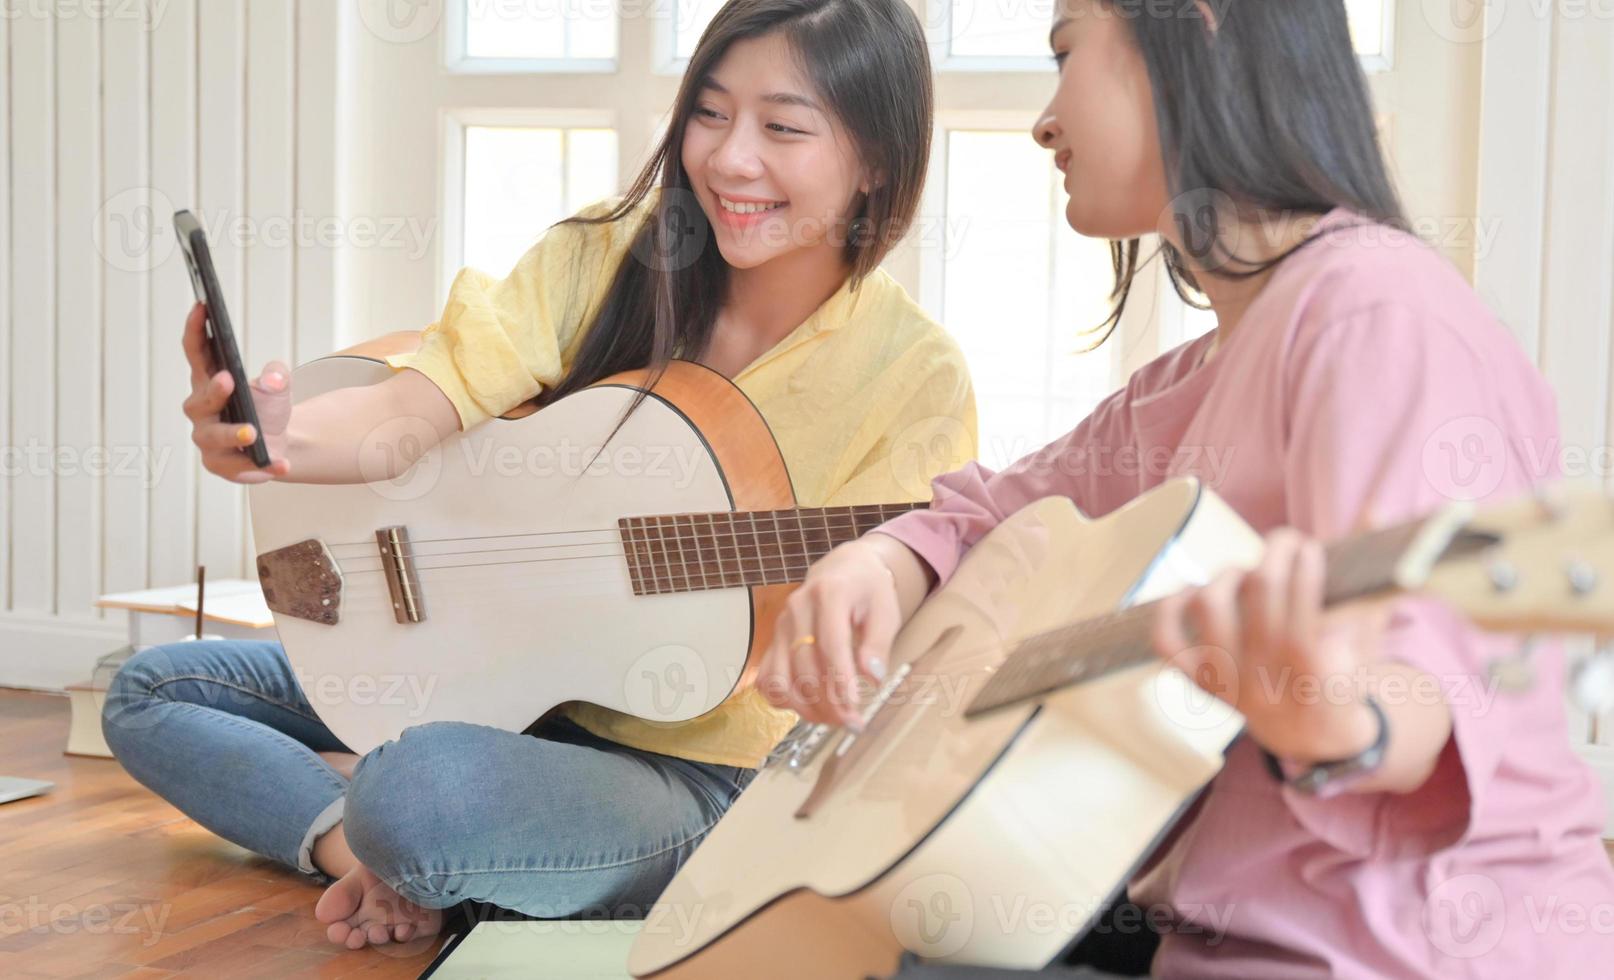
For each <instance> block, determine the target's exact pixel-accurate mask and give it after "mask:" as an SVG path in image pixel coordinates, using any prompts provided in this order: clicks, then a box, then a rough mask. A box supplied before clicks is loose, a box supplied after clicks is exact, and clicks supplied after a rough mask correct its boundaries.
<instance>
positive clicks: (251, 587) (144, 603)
mask: <svg viewBox="0 0 1614 980" xmlns="http://www.w3.org/2000/svg"><path fill="white" fill-rule="evenodd" d="M249 594H255V595H257V596H258V599H259V601H260V602H261V601H262V600H263V589H261V588H260V587H259V586H258V583H257V582H254V581H252V580H251V579H244V578H225V579H219V580H218V581H211V580H210V581H209V582H208V583H207V599H206V601H207V605H208V606H209V607H211V606H212V605H213V600H214V599H221V598H225V597H228V596H237V595H249ZM181 603H186V604H188V608H189V609H190V611H191V612H193V613H194V612H195V611H196V583H195V582H192V583H190V584H189V585H170V586H166V587H164V588H161V589H136V590H135V591H133V592H114V593H112V594H110V595H104V596H102V597H101V598H99V599H97V600H95V604H96V605H97V606H101V607H103V608H107V609H138V610H142V611H144V612H166V613H176V614H177V613H181V612H183V611H184V610H185V608H187V607H186V606H182V605H181Z"/></svg>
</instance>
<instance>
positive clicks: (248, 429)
mask: <svg viewBox="0 0 1614 980" xmlns="http://www.w3.org/2000/svg"><path fill="white" fill-rule="evenodd" d="M235 441H236V442H239V443H240V444H241V445H243V446H244V445H246V444H247V443H249V442H251V441H252V426H250V425H243V426H242V427H241V428H239V429H236V430H235Z"/></svg>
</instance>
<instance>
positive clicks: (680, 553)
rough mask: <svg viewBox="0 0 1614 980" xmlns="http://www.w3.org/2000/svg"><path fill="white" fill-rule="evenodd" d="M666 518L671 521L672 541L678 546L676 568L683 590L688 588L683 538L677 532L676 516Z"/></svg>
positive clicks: (687, 566) (687, 568) (687, 565)
mask: <svg viewBox="0 0 1614 980" xmlns="http://www.w3.org/2000/svg"><path fill="white" fill-rule="evenodd" d="M668 520H669V521H671V522H672V529H673V535H674V537H673V543H674V544H676V545H677V546H678V570H679V573H680V574H682V575H683V578H684V590H688V588H689V559H687V558H685V557H684V539H683V536H682V535H679V534H678V518H677V517H676V516H674V517H669V518H668Z"/></svg>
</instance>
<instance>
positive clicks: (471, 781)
mask: <svg viewBox="0 0 1614 980" xmlns="http://www.w3.org/2000/svg"><path fill="white" fill-rule="evenodd" d="M102 730H103V731H104V732H105V733H106V740H107V744H108V745H109V746H111V748H112V751H113V752H114V754H116V755H117V757H118V760H119V761H120V762H122V763H123V766H124V768H125V769H127V770H128V771H129V773H130V774H131V775H133V776H134V777H135V779H137V780H139V781H140V782H141V783H143V784H144V785H145V786H147V787H148V788H150V789H151V790H152V791H154V792H155V793H157V794H158V795H159V796H161V797H163V798H164V799H166V800H168V801H169V802H170V803H172V804H174V805H175V806H176V807H178V808H179V809H180V810H182V811H183V812H184V813H185V814H186V815H187V816H189V817H191V818H192V819H194V820H195V821H196V822H197V823H199V824H201V825H202V826H204V827H206V828H208V829H209V830H211V831H213V832H214V833H216V834H218V835H219V836H221V837H224V838H226V839H227V840H230V841H233V842H235V843H237V844H239V845H241V846H242V847H245V848H247V849H249V850H252V851H256V852H257V853H259V854H262V855H264V856H266V857H270V858H273V859H275V860H277V861H280V862H282V863H284V864H286V865H288V866H290V867H293V868H297V869H298V870H300V871H302V872H304V873H306V874H313V875H317V874H318V872H317V870H316V869H315V868H314V866H313V863H312V860H311V856H310V855H311V849H312V846H313V842H314V840H315V839H316V838H317V837H318V836H319V835H320V834H323V833H324V832H325V831H327V830H329V829H330V828H331V827H333V826H335V824H336V823H337V822H338V821H340V822H342V824H343V829H344V831H345V833H346V836H347V841H348V845H349V846H350V847H351V848H352V850H353V854H354V856H355V857H357V858H358V859H359V860H360V861H362V862H363V863H364V864H365V866H367V867H368V868H370V869H371V870H372V871H374V872H375V873H376V874H377V875H379V876H380V877H381V879H382V880H383V881H385V882H386V883H387V884H389V885H391V886H392V887H393V888H394V889H395V890H397V892H398V893H399V894H400V895H402V896H404V897H405V898H408V899H410V900H411V901H414V902H416V903H418V904H420V905H422V906H425V907H427V908H446V907H448V906H450V905H454V904H456V903H458V902H461V901H466V900H473V901H480V902H487V903H489V904H492V905H497V906H500V907H502V908H507V909H514V910H515V911H517V912H521V913H523V914H526V915H531V916H538V917H541V918H561V917H566V916H572V915H577V914H580V913H588V914H611V915H616V916H622V917H634V916H635V914H636V913H637V914H642V913H643V911H644V910H645V909H647V908H648V907H649V905H650V903H651V902H653V901H654V900H655V898H656V896H657V895H659V894H660V893H661V890H662V889H663V888H664V887H665V886H666V884H667V882H668V881H669V880H671V879H672V876H673V873H674V872H675V871H677V870H678V867H679V866H680V865H681V864H682V863H683V862H684V861H685V860H686V859H687V858H688V857H689V855H690V853H691V852H692V851H693V850H694V849H695V846H696V845H697V844H698V843H699V842H700V840H701V839H702V838H703V837H704V836H705V835H706V832H707V831H709V830H710V829H711V828H712V826H713V824H715V823H716V822H717V820H718V818H719V817H721V816H722V815H723V813H724V811H725V810H727V809H728V807H729V805H730V804H732V803H733V802H734V799H735V798H736V797H737V796H739V794H740V791H741V790H742V789H744V787H745V785H746V784H747V783H749V782H750V781H751V778H752V776H754V775H755V770H752V769H740V768H735V767H732V766H718V765H708V764H705V763H700V762H691V761H689V760H687V759H677V758H673V757H671V756H664V755H657V754H655V753H651V752H641V751H639V750H636V749H630V748H628V747H626V746H623V745H618V744H616V743H615V742H610V741H607V740H605V739H602V738H598V737H596V736H594V735H591V734H589V733H588V732H586V731H584V730H583V729H581V728H579V727H578V726H576V725H574V724H572V723H571V722H569V721H566V720H564V719H552V720H549V721H546V722H544V723H543V725H541V726H540V727H539V728H538V729H537V730H536V731H535V732H534V734H533V735H522V734H516V733H514V732H507V731H502V730H499V729H495V728H488V727H485V726H482V725H471V724H461V723H458V722H435V723H432V724H427V725H421V726H419V727H416V728H411V729H409V730H407V731H405V732H404V733H403V735H402V736H401V737H399V738H398V739H397V740H396V741H393V742H388V743H386V744H385V745H382V746H381V747H379V748H377V749H375V750H374V751H372V752H370V753H369V754H368V755H366V756H365V757H364V758H363V759H362V760H360V762H359V764H358V767H357V769H356V770H355V771H354V774H353V780H352V782H351V783H349V782H348V780H347V779H345V778H344V777H343V776H342V775H341V774H340V773H338V772H337V771H336V770H334V769H332V768H331V767H330V766H329V765H327V764H326V763H325V761H324V760H323V759H321V758H320V757H319V755H317V754H316V753H318V752H324V751H331V752H343V751H346V748H345V747H344V746H343V745H342V743H341V742H340V741H338V740H337V738H336V737H335V736H334V735H332V734H331V731H330V729H328V728H326V727H325V725H324V724H323V723H321V722H320V720H319V718H318V716H316V715H315V713H314V711H313V709H312V708H311V707H310V705H309V703H308V700H307V699H306V698H305V697H304V696H303V692H302V689H301V688H300V687H299V685H298V683H297V680H296V677H295V676H294V675H293V673H292V669H291V665H290V664H289V663H288V662H287V660H286V656H285V653H284V652H283V651H282V650H281V648H280V646H279V644H275V643H268V642H262V641H256V642H237V641H221V642H206V641H204V642H197V643H177V644H170V645H168V646H162V647H155V648H152V649H150V650H146V651H143V652H141V653H140V654H138V655H137V656H135V657H134V658H133V659H131V660H130V661H129V662H128V663H127V664H125V665H124V667H123V669H122V670H121V671H119V672H118V675H117V677H116V678H115V679H114V680H113V682H112V685H111V690H110V691H108V692H107V700H106V707H105V710H104V712H103V715H102Z"/></svg>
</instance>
